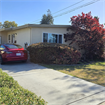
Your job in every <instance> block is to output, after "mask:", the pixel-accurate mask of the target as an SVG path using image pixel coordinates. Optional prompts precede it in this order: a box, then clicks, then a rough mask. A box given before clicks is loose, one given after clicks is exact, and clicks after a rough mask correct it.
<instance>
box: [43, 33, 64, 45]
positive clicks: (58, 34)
mask: <svg viewBox="0 0 105 105" xmlns="http://www.w3.org/2000/svg"><path fill="white" fill-rule="evenodd" d="M43 33H48V34H49V33H50V34H57V36H58V35H62V43H61V44H63V34H61V33H51V32H43ZM43 33H42V42H43ZM48 39H49V35H48ZM48 39H47V42H48ZM58 42H59V39H58ZM48 43H49V42H48Z"/></svg>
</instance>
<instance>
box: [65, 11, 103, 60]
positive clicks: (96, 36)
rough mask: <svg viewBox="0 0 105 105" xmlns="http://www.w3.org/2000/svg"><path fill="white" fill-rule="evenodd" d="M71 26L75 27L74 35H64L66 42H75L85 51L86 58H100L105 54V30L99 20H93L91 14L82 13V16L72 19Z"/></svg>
mask: <svg viewBox="0 0 105 105" xmlns="http://www.w3.org/2000/svg"><path fill="white" fill-rule="evenodd" d="M71 25H72V27H74V28H73V29H74V33H67V34H64V38H65V41H68V40H71V41H72V42H71V43H70V44H73V43H74V42H75V43H77V45H78V46H79V47H80V48H81V49H84V50H85V53H84V58H87V59H89V58H90V59H93V58H100V57H101V55H102V54H103V53H104V39H105V29H104V28H103V25H102V24H100V23H99V18H98V17H94V18H93V17H92V16H91V12H89V13H87V14H85V13H83V12H82V15H78V16H73V17H71ZM69 29H71V27H69V28H68V30H69ZM77 36H78V37H79V38H77Z"/></svg>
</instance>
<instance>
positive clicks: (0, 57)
mask: <svg viewBox="0 0 105 105" xmlns="http://www.w3.org/2000/svg"><path fill="white" fill-rule="evenodd" d="M0 64H1V65H2V64H4V62H3V59H2V56H1V55H0Z"/></svg>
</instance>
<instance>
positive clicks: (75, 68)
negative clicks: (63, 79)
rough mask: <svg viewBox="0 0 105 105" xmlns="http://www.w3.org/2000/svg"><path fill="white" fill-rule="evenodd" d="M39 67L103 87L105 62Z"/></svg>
mask: <svg viewBox="0 0 105 105" xmlns="http://www.w3.org/2000/svg"><path fill="white" fill-rule="evenodd" d="M41 65H42V66H45V67H47V68H51V69H54V70H58V71H60V72H63V73H66V74H69V75H72V76H75V77H78V78H81V79H84V80H87V81H90V82H93V83H95V84H99V85H102V86H105V62H94V63H91V64H80V65H79V64H77V65H46V64H41Z"/></svg>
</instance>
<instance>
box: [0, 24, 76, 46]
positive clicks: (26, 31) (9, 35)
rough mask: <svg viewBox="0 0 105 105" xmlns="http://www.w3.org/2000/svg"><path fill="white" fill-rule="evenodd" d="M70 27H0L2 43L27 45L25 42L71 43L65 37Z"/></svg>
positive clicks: (35, 25) (0, 40)
mask: <svg viewBox="0 0 105 105" xmlns="http://www.w3.org/2000/svg"><path fill="white" fill-rule="evenodd" d="M68 27H70V25H47V24H39V25H38V24H26V25H22V26H18V27H15V28H3V29H0V44H3V43H14V42H16V43H17V44H19V45H21V46H22V47H25V43H28V44H29V45H30V44H33V43H39V42H49V43H62V44H67V45H69V42H65V39H64V34H65V33H67V28H68ZM70 32H72V30H71V31H70ZM73 47H75V48H76V47H77V46H76V45H74V46H73Z"/></svg>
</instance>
